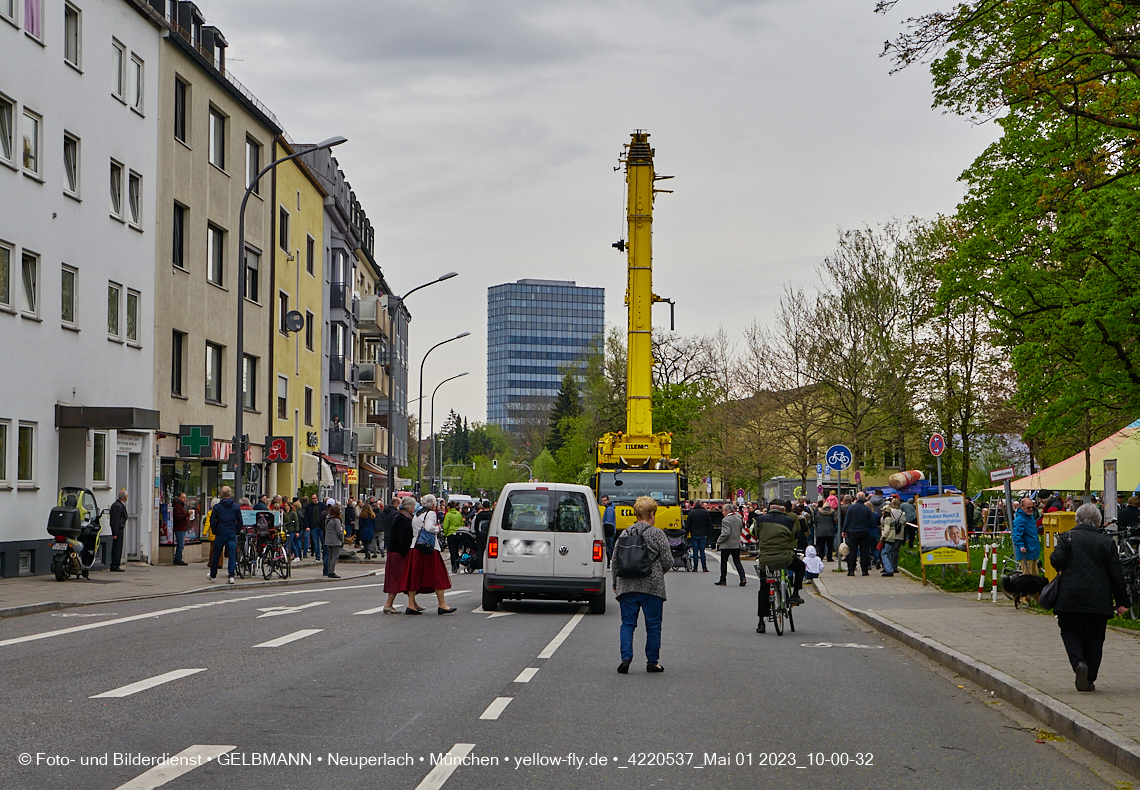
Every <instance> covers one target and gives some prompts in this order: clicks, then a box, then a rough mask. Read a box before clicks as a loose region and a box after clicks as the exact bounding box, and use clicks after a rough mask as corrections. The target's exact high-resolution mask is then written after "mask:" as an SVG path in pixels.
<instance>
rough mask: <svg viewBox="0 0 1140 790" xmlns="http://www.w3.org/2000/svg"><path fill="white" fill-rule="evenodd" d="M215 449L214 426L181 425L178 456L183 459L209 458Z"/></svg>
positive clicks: (179, 427) (179, 428)
mask: <svg viewBox="0 0 1140 790" xmlns="http://www.w3.org/2000/svg"><path fill="white" fill-rule="evenodd" d="M213 449H214V426H213V425H179V426H178V455H179V457H181V458H209V457H211V456H212V455H213Z"/></svg>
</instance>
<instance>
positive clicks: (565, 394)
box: [545, 373, 582, 455]
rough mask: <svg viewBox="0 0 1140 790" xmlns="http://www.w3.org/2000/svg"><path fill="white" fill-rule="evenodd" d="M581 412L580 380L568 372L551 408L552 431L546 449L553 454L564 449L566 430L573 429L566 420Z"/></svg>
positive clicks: (549, 433) (548, 435)
mask: <svg viewBox="0 0 1140 790" xmlns="http://www.w3.org/2000/svg"><path fill="white" fill-rule="evenodd" d="M581 413H582V401H581V398H580V397H579V395H578V382H577V381H576V380H575V378H574V376H573V374H570V373H567V374H566V375H564V376H563V377H562V387H561V388H560V389H559V390H558V396H557V397H556V398H555V399H554V405H553V406H552V407H551V409H550V431H549V432H548V434H547V439H546V448H545V450H546V451H548V452H550V453H551V454H552V455H553V454H556V453H557V452H558V451H559V450H561V449H562V446H563V445H564V444H565V443H566V432H567V431H568V430H570V429H571V426H570V425H569V424H568V423H567V422H566V421H567V420H568V419H569V418H571V417H577V416H578V415H579V414H581Z"/></svg>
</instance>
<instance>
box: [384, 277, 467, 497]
mask: <svg viewBox="0 0 1140 790" xmlns="http://www.w3.org/2000/svg"><path fill="white" fill-rule="evenodd" d="M458 274H459V272H448V273H447V274H441V275H440V276H439V277H436V278H435V279H434V280H432V281H431V282H426V283H424V284H423V285H417V286H416V287H415V288H413V289H412V290H410V291H408V292H407V293H406V294H404V295H403V296H401V297H399V298H397V299H396V300H395V304H390V305H388V318H389V319H391V320H390V324H391V325H390V327H389V329H388V498H387V501H388V502H391V501H392V497H394V496H395V495H396V466H395V461H394V460H393V459H392V451H393V447H392V442H393V436H392V428H393V426H392V417H393V408H392V406H393V400H394V399H395V397H396V393H395V378H394V377H393V375H392V374H393V373H394V372H395V369H396V325H397V321H396V311H397V310H398V309H399V308H401V307H403V306H404V300H405V299H407V298H408V297H409V296H411V295H412V294H414V293H415V292H416V291H418V290H420V289H421V288H427V287H428V286H429V285H435V284H436V283H441V282H443V281H444V280H450V279H451V278H452V277H455V276H457V275H458ZM420 397H421V398H422V397H423V393H422V392H421V393H420ZM421 413H422V409H421ZM416 452H417V453H419V448H416ZM416 465H417V469H416V472H417V474H418V473H419V469H418V466H419V456H418V455H417V457H416Z"/></svg>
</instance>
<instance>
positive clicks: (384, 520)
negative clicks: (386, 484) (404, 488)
mask: <svg viewBox="0 0 1140 790" xmlns="http://www.w3.org/2000/svg"><path fill="white" fill-rule="evenodd" d="M399 511H400V497H393V499H392V501H391V502H390V503H388V505H387V506H386V507H385V508H384V515H383V517H381V519H380V524H379V527H380V529H382V530H383V531H384V542H383V544H381V546H382V548H381V551H380V556H381V557H387V556H388V547H389V546H390V545H391V543H392V527H393V526H394V525H395V523H396V514H397V513H398V512H399Z"/></svg>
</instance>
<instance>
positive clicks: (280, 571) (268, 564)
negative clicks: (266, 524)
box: [258, 527, 293, 579]
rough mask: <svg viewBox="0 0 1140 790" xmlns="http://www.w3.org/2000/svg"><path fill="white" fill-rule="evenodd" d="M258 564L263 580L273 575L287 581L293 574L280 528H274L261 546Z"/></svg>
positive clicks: (283, 533)
mask: <svg viewBox="0 0 1140 790" xmlns="http://www.w3.org/2000/svg"><path fill="white" fill-rule="evenodd" d="M258 563H259V564H260V565H261V575H262V577H263V578H265V579H269V578H270V577H271V576H273V574H275V573H276V574H277V575H278V576H279V577H280V578H282V579H288V578H289V575H290V574H291V573H292V572H293V563H292V560H291V559H290V558H289V552H288V551H287V549H286V535H285V532H284V530H282V529H281V528H280V527H274V528H273V531H272V533H271V534H270V536H269V539H268V540H266V541H265V542H264V543H262V544H261V547H260V550H259V552H258Z"/></svg>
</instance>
